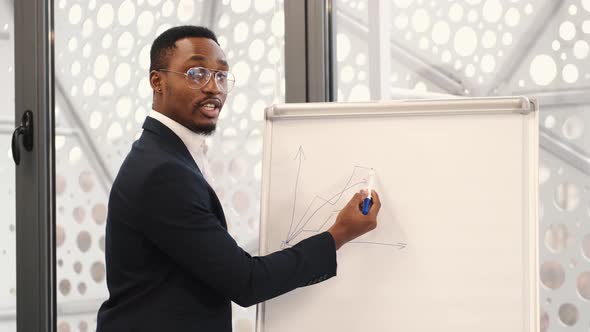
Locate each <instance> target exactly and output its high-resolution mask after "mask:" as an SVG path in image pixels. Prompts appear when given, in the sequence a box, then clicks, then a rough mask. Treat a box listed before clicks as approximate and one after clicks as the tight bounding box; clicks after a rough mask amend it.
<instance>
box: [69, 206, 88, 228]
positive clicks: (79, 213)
mask: <svg viewBox="0 0 590 332" xmlns="http://www.w3.org/2000/svg"><path fill="white" fill-rule="evenodd" d="M72 214H73V215H74V220H75V221H76V222H77V223H78V224H81V223H82V222H83V221H84V217H86V210H84V208H83V207H81V206H77V207H75V208H74V210H73V211H72Z"/></svg>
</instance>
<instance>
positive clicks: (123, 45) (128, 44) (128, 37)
mask: <svg viewBox="0 0 590 332" xmlns="http://www.w3.org/2000/svg"><path fill="white" fill-rule="evenodd" d="M134 44H135V39H134V38H133V35H132V34H131V33H130V32H128V31H125V32H123V33H122V34H121V35H120V36H119V39H117V51H118V52H119V55H121V56H127V55H129V54H130V53H131V51H132V50H133V46H134Z"/></svg>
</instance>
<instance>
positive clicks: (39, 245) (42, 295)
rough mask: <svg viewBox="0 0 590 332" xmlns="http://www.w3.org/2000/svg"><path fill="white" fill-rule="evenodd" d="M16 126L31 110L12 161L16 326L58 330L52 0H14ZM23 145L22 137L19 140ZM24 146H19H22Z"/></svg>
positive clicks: (22, 331)
mask: <svg viewBox="0 0 590 332" xmlns="http://www.w3.org/2000/svg"><path fill="white" fill-rule="evenodd" d="M14 33H15V38H14V43H15V126H17V125H19V124H20V121H21V118H22V115H23V113H24V112H25V111H26V110H31V111H32V112H33V123H34V137H33V150H32V151H25V150H24V149H21V162H20V165H18V166H16V285H17V299H16V308H17V310H16V312H17V313H16V315H17V331H18V332H25V331H42V332H50V331H51V332H52V331H56V321H55V320H56V300H55V240H54V239H55V200H54V196H55V185H54V182H55V149H54V112H53V110H54V92H53V72H54V69H53V1H52V0H18V1H15V2H14ZM20 144H22V142H21V143H20ZM21 147H22V145H21Z"/></svg>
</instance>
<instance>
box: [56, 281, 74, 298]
mask: <svg viewBox="0 0 590 332" xmlns="http://www.w3.org/2000/svg"><path fill="white" fill-rule="evenodd" d="M58 288H59V292H60V293H61V294H62V295H63V296H67V295H68V294H70V289H71V285H70V281H69V280H68V279H62V280H61V281H60V282H59V287H58Z"/></svg>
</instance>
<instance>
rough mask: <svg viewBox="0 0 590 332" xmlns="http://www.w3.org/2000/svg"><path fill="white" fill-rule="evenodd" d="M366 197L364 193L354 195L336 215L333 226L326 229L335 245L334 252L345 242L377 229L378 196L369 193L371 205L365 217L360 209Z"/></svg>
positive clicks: (379, 206) (379, 204)
mask: <svg viewBox="0 0 590 332" xmlns="http://www.w3.org/2000/svg"><path fill="white" fill-rule="evenodd" d="M367 196H368V193H367V192H366V191H363V192H362V193H356V194H354V196H353V197H352V198H351V199H350V201H348V204H346V206H345V207H344V208H343V209H342V210H341V211H340V213H338V216H337V217H336V222H335V223H334V225H332V227H330V229H328V232H330V234H332V237H333V238H334V242H335V243H336V250H338V249H340V247H342V245H344V244H345V243H346V242H349V241H352V240H354V239H356V238H357V237H359V236H361V235H363V234H365V233H367V232H369V231H372V230H373V229H375V227H377V214H378V213H379V209H381V201H380V200H379V195H378V194H377V193H376V192H375V191H374V190H373V191H372V192H371V198H372V199H373V204H372V205H371V208H370V209H369V213H368V214H367V215H366V216H365V215H364V214H363V213H362V212H361V209H362V205H363V200H364V199H365V198H366V197H367Z"/></svg>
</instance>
